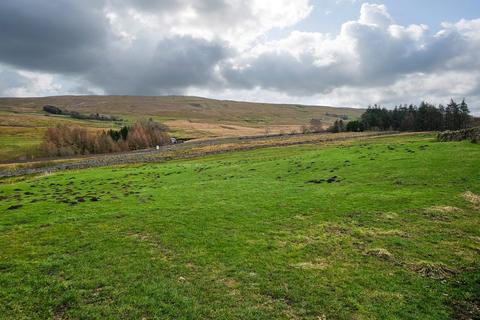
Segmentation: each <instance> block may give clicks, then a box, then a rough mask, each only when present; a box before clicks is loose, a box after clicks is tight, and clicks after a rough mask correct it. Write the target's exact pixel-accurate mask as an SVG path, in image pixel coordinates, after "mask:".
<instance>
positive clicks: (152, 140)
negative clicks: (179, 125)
mask: <svg viewBox="0 0 480 320" xmlns="http://www.w3.org/2000/svg"><path fill="white" fill-rule="evenodd" d="M168 143H170V137H169V136H168V134H167V127H166V126H164V125H162V124H160V123H157V122H154V121H152V120H147V121H139V122H137V123H135V124H134V125H133V126H132V127H131V128H128V127H123V128H122V129H120V130H119V131H116V130H109V131H97V132H92V131H88V130H87V129H85V128H81V127H71V126H66V125H60V126H57V127H54V128H48V129H47V131H46V132H45V136H44V139H43V143H42V144H41V151H42V153H43V154H44V155H46V156H71V155H80V154H81V155H84V154H96V153H97V154H98V153H111V152H119V151H127V150H135V149H143V148H151V147H154V146H156V145H165V144H168Z"/></svg>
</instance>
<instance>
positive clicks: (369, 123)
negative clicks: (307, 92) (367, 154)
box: [329, 99, 472, 132]
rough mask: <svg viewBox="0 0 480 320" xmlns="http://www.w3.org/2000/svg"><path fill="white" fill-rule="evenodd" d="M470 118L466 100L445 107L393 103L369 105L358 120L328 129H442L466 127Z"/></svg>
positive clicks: (336, 123)
mask: <svg viewBox="0 0 480 320" xmlns="http://www.w3.org/2000/svg"><path fill="white" fill-rule="evenodd" d="M471 121H472V117H471V116H470V111H469V109H468V105H467V103H466V102H465V100H462V102H461V103H459V104H458V103H456V102H455V101H454V100H453V99H452V100H451V101H450V103H449V104H448V105H447V106H446V107H445V106H443V105H439V106H438V107H437V106H435V105H433V104H430V103H427V102H422V103H421V104H420V106H418V107H417V106H415V105H409V106H406V105H404V106H396V107H395V108H394V109H393V110H387V109H385V108H381V107H379V106H377V105H375V106H373V107H368V109H367V111H365V113H364V114H363V115H362V117H361V119H360V120H355V121H350V122H348V123H345V122H344V121H343V120H337V121H335V123H334V124H333V126H331V127H330V130H329V131H331V132H342V131H365V130H395V131H444V130H460V129H465V128H468V127H469V126H470V124H471Z"/></svg>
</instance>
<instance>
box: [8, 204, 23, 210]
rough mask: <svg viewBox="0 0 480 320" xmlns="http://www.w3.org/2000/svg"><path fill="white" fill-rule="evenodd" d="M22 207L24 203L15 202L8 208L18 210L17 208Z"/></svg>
mask: <svg viewBox="0 0 480 320" xmlns="http://www.w3.org/2000/svg"><path fill="white" fill-rule="evenodd" d="M21 207H23V204H15V205H13V206H10V207H8V208H7V210H16V209H20V208H21Z"/></svg>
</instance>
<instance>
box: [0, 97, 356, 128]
mask: <svg viewBox="0 0 480 320" xmlns="http://www.w3.org/2000/svg"><path fill="white" fill-rule="evenodd" d="M47 104H48V105H54V106H58V107H61V108H66V109H69V110H71V111H77V112H80V113H101V114H113V115H120V116H130V117H134V118H137V117H146V116H152V117H158V118H163V119H165V120H195V121H197V120H201V121H202V122H208V123H218V122H226V123H236V124H252V125H256V124H257V125H258V124H260V125H268V124H271V125H292V124H297V125H303V124H307V123H308V122H309V121H310V119H312V118H315V119H324V120H325V121H326V122H331V121H334V120H335V119H336V116H347V117H350V118H356V117H359V116H360V115H361V114H362V112H363V110H360V109H352V108H335V107H327V106H306V105H293V104H272V103H253V102H239V101H227V100H214V99H207V98H200V97H188V96H162V97H142V96H57V97H42V98H0V110H8V111H14V112H41V110H42V107H43V106H44V105H47Z"/></svg>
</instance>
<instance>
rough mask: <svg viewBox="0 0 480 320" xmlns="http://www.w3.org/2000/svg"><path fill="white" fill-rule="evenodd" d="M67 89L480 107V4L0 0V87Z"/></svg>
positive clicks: (18, 93) (30, 92)
mask: <svg viewBox="0 0 480 320" xmlns="http://www.w3.org/2000/svg"><path fill="white" fill-rule="evenodd" d="M67 94H115V95H196V96H204V97H210V98H219V99H231V100H248V101H261V102H279V103H296V104H300V103H301V104H316V105H331V106H339V107H366V106H368V105H371V104H380V105H383V106H386V107H392V106H394V105H397V104H404V103H408V104H409V103H416V104H418V103H420V102H421V101H423V100H426V101H429V102H431V103H444V104H445V103H448V101H449V100H450V98H454V99H456V100H460V99H462V98H466V99H467V103H469V105H470V108H471V110H472V111H473V112H474V113H475V114H480V1H478V0H455V1H453V0H442V1H438V0H435V1H434V0H416V1H413V0H402V1H398V0H383V1H380V0H379V1H378V2H364V1H359V0H295V1H291V0H83V1H77V0H56V1H47V0H2V1H0V96H8V97H29V96H51V95H67Z"/></svg>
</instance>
